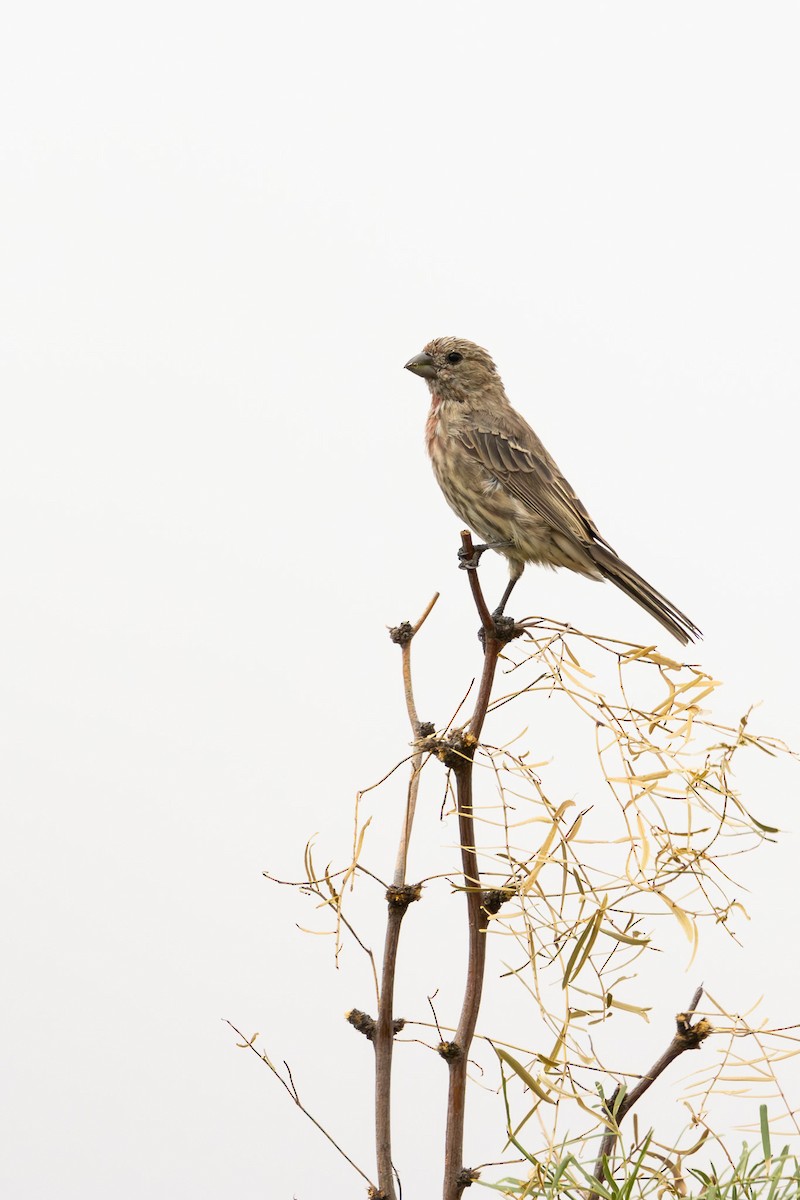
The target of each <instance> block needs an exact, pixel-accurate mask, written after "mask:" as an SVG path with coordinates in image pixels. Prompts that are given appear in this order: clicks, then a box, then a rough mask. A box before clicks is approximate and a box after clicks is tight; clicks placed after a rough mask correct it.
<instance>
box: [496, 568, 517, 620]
mask: <svg viewBox="0 0 800 1200" xmlns="http://www.w3.org/2000/svg"><path fill="white" fill-rule="evenodd" d="M518 579H519V575H512V576H511V578H510V579H509V581H508V585H507V587H506V590H505V591H504V592H503V595H502V596H501V598H500V603H499V604H498V606H497V608H496V609H495V610H494V612H493V613H492V616H493V617H494V619H495V621H496V620H497V619H498V617H502V615H503V610H504V608H505V606H506V604H507V603H508V598H509V596H510V595H511V593H512V592H513V590H514V586H515V584H516V582H517V580H518Z"/></svg>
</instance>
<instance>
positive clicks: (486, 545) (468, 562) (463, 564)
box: [458, 541, 512, 571]
mask: <svg viewBox="0 0 800 1200" xmlns="http://www.w3.org/2000/svg"><path fill="white" fill-rule="evenodd" d="M511 545H512V543H511V542H504V541H496V542H481V543H480V544H479V545H477V546H473V547H472V554H467V552H466V550H465V549H464V547H463V546H462V547H461V548H460V550H459V551H458V565H459V567H460V568H461V570H462V571H476V570H477V569H478V563H479V562H480V561H481V556H482V555H484V554H485V553H486V551H487V550H499V551H503V550H508V549H509V548H510V547H511Z"/></svg>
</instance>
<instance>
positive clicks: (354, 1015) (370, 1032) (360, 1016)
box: [344, 1008, 376, 1042]
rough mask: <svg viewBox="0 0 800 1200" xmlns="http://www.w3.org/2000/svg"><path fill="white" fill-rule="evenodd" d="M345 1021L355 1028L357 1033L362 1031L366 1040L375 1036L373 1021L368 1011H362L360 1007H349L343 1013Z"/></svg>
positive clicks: (370, 1039)
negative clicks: (347, 1010)
mask: <svg viewBox="0 0 800 1200" xmlns="http://www.w3.org/2000/svg"><path fill="white" fill-rule="evenodd" d="M344 1019H345V1021H349V1023H350V1024H351V1025H352V1026H353V1028H354V1029H357V1030H358V1032H359V1033H363V1035H364V1037H365V1038H366V1039H367V1040H368V1041H370V1042H371V1041H372V1039H373V1038H374V1036H375V1028H376V1027H375V1021H374V1019H373V1018H372V1017H371V1016H370V1015H369V1013H365V1012H362V1011H361V1009H360V1008H351V1009H350V1011H349V1012H346V1013H345V1014H344Z"/></svg>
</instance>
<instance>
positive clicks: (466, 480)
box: [406, 337, 700, 645]
mask: <svg viewBox="0 0 800 1200" xmlns="http://www.w3.org/2000/svg"><path fill="white" fill-rule="evenodd" d="M406 370H408V371H413V372H414V374H415V375H421V376H422V378H423V379H424V380H425V381H426V382H427V384H428V387H429V389H430V393H431V408H430V412H429V413H428V423H427V425H426V427H425V439H426V442H427V446H428V453H429V454H430V457H431V462H432V463H433V470H434V474H435V475H436V479H437V481H438V483H439V487H440V488H441V489H442V491H443V492H444V496H445V499H446V500H447V503H448V504H449V505H450V507H451V508H452V509H453V511H454V512H455V513H456V514H457V515H458V516H459V517H460V518H461V520H462V521H464V522H465V523H466V524H467V525H469V526H470V528H471V529H473V530H474V531H475V532H476V533H477V534H478V535H479V536H480V537H481V538H483V539H484V541H485V542H486V545H485V546H479V547H477V550H478V557H480V554H481V553H482V552H483V550H485V549H492V550H497V551H498V552H499V553H500V554H503V555H505V557H506V558H507V559H508V565H509V572H510V575H511V578H510V580H509V583H508V587H507V588H506V590H505V593H504V595H503V598H502V600H501V601H500V605H499V607H498V609H497V611H496V613H495V616H499V615H500V614H501V613H502V612H503V609H504V608H505V605H506V601H507V600H508V598H509V596H510V595H511V591H512V589H513V587H514V584H515V583H516V582H517V580H518V579H519V577H520V575H521V574H522V572H523V571H524V569H525V564H526V563H528V562H535V563H542V564H543V565H544V566H547V567H568V568H569V569H570V570H571V571H578V572H579V574H581V575H587V576H588V577H589V578H590V579H610V580H611V582H612V583H615V584H616V585H617V587H618V588H620V589H621V590H622V591H623V592H625V593H627V595H628V596H630V597H631V599H632V600H635V601H636V603H637V604H640V605H641V606H642V608H644V609H646V610H647V612H649V613H650V615H651V616H653V617H655V619H656V620H657V621H660V622H661V624H662V625H663V626H664V628H665V629H668V630H669V632H670V633H671V634H673V636H674V637H676V638H677V639H678V641H679V642H682V643H683V644H684V645H686V643H687V642H689V641H690V640H691V639H693V638H696V637H699V636H700V630H699V629H698V628H697V626H696V625H695V624H694V623H693V622H692V621H690V620H689V618H688V617H687V616H686V615H685V614H684V613H682V612H681V611H680V609H678V608H676V607H675V605H674V604H671V603H670V601H669V600H667V598H666V597H665V596H662V595H661V593H660V592H657V591H656V590H655V588H654V587H651V586H650V584H649V583H648V582H647V581H646V580H645V579H642V577H641V575H637V574H636V572H635V571H634V570H633V568H632V567H629V566H628V564H627V563H626V562H623V560H622V559H621V558H619V557H618V555H617V554H616V552H615V551H614V550H612V548H611V546H609V544H608V542H606V541H605V540H604V538H602V537H601V535H600V533H599V531H598V529H597V526H596V525H595V523H594V521H593V520H592V518H591V517H590V516H589V514H588V512H587V511H586V509H585V508H584V507H583V505H582V504H581V502H580V500H579V499H578V497H577V496H576V495H575V493H574V491H573V490H572V488H571V487H570V485H569V484H568V483H567V481H566V479H565V478H564V476H563V475H562V474H561V472H560V471H559V469H558V467H557V466H556V464H555V462H554V461H553V459H552V458H551V457H550V455H549V454H548V453H547V451H546V450H545V448H544V446H543V445H542V443H541V442H540V441H539V439H538V437H537V436H536V434H535V433H534V432H533V430H532V429H531V427H530V425H529V424H528V423H527V421H525V420H524V418H523V417H521V416H520V415H519V413H518V412H517V411H516V410H515V409H513V408H512V407H511V405H510V404H509V402H508V398H507V397H506V393H505V391H504V389H503V384H502V381H501V379H500V376H499V375H498V373H497V368H496V367H495V365H494V363H493V362H492V360H491V358H490V357H489V355H488V354H487V353H486V351H485V350H483V349H482V348H481V347H480V346H476V345H475V344H474V342H467V341H464V340H463V339H461V338H448V337H446V338H434V340H433V341H432V342H428V344H427V346H426V347H425V349H424V350H423V351H422V353H421V354H417V355H415V356H414V358H411V359H409V361H408V362H407V363H406Z"/></svg>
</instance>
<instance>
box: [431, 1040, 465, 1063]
mask: <svg viewBox="0 0 800 1200" xmlns="http://www.w3.org/2000/svg"><path fill="white" fill-rule="evenodd" d="M436 1053H437V1054H439V1055H441V1057H442V1058H443V1059H444V1060H445V1062H455V1060H456V1059H457V1058H461V1047H460V1046H459V1044H458V1042H439V1045H438V1046H437V1047H436Z"/></svg>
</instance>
